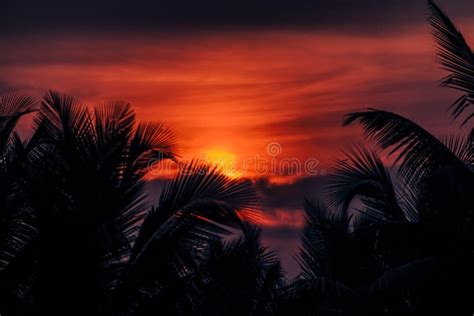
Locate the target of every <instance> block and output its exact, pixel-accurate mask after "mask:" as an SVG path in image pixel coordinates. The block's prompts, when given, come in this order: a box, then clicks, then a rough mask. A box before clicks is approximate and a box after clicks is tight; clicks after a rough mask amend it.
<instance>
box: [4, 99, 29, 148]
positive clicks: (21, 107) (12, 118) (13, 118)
mask: <svg viewBox="0 0 474 316" xmlns="http://www.w3.org/2000/svg"><path fill="white" fill-rule="evenodd" d="M35 108H36V100H35V99H34V98H32V97H29V96H25V95H23V94H21V93H18V92H4V93H2V94H0V153H1V152H2V151H3V150H4V148H5V146H6V145H7V143H8V141H9V139H10V136H11V134H12V132H13V130H14V128H15V126H16V124H17V123H18V120H19V119H20V117H22V116H23V115H25V114H28V113H31V112H33V111H35Z"/></svg>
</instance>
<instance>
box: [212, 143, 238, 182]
mask: <svg viewBox="0 0 474 316" xmlns="http://www.w3.org/2000/svg"><path fill="white" fill-rule="evenodd" d="M204 160H205V161H206V162H207V163H208V164H210V165H212V166H216V167H217V168H218V169H219V171H220V172H222V173H223V174H225V175H226V176H228V177H230V178H238V177H240V176H241V175H242V173H241V172H240V171H238V170H237V159H236V155H234V154H232V153H230V152H227V151H224V150H219V149H210V150H206V151H205V152H204Z"/></svg>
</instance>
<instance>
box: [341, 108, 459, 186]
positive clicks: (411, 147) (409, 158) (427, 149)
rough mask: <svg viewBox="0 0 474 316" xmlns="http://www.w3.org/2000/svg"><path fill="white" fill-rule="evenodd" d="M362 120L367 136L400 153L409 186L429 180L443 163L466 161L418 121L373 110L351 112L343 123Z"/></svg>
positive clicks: (400, 171) (401, 166) (453, 163)
mask: <svg viewBox="0 0 474 316" xmlns="http://www.w3.org/2000/svg"><path fill="white" fill-rule="evenodd" d="M355 121H360V123H361V125H362V128H363V129H364V134H365V135H366V137H368V138H370V139H373V140H375V141H376V142H377V143H378V144H379V145H380V146H381V147H382V148H383V149H387V148H390V152H389V154H396V159H395V162H394V163H395V164H396V163H398V162H400V163H401V165H400V169H399V175H400V176H401V177H402V179H405V180H406V182H407V183H408V184H409V185H413V184H415V183H418V182H420V181H423V180H424V179H426V176H428V175H429V174H431V173H432V172H433V171H434V170H436V169H437V168H440V167H442V166H449V165H454V166H459V167H461V165H462V163H461V162H460V161H459V159H458V158H457V157H456V155H455V154H453V153H452V152H451V151H450V150H449V149H448V148H447V147H446V146H445V145H444V144H443V143H442V142H441V141H440V140H438V139H437V138H436V137H434V136H433V135H431V134H430V133H429V132H427V131H426V130H425V129H423V128H422V127H421V126H419V125H418V124H416V123H414V122H412V121H410V120H409V119H407V118H404V117H402V116H400V115H397V114H395V113H392V112H387V111H382V110H375V109H369V111H366V112H354V113H350V114H348V115H347V116H346V118H345V119H344V122H343V124H344V125H349V124H351V123H353V122H355Z"/></svg>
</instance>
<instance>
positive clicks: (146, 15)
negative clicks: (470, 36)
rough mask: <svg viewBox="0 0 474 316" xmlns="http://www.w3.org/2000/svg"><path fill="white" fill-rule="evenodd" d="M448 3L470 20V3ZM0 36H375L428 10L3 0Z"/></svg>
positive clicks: (377, 5) (388, 1)
mask: <svg viewBox="0 0 474 316" xmlns="http://www.w3.org/2000/svg"><path fill="white" fill-rule="evenodd" d="M445 3H446V4H448V3H449V11H450V13H451V14H453V15H456V16H458V18H462V17H465V16H467V17H470V16H471V12H470V10H469V9H472V4H471V3H472V1H470V0H455V1H445ZM1 9H2V13H3V14H2V19H1V22H0V23H1V24H2V28H1V31H2V32H7V33H11V32H16V31H30V30H35V31H37V30H40V29H46V30H58V29H65V28H66V29H76V30H77V29H95V28H100V29H109V30H117V29H127V30H130V29H131V28H148V29H166V30H173V29H183V30H185V31H187V32H192V31H193V29H200V28H223V27H259V28H264V27H276V28H285V27H308V26H310V27H312V28H320V29H324V30H342V31H345V32H349V31H354V32H357V31H361V30H364V31H366V32H371V33H372V32H373V33H379V32H380V31H381V28H380V27H382V30H383V31H384V32H386V31H387V30H392V31H393V30H399V29H400V28H409V27H410V26H411V25H413V24H416V23H419V22H420V16H422V15H423V13H424V12H425V11H426V2H425V1H423V0H384V1H382V0H358V1H354V0H313V1H311V0H292V1H288V0H286V1H285V0H226V1H223V0H173V1H171V0H170V1H163V0H161V1H159V0H158V1H144V0H139V1H124V0H114V1H112V0H105V1H91V0H82V1H76V0H72V1H60V0H45V1H36V0H25V1H18V0H6V1H2V4H1Z"/></svg>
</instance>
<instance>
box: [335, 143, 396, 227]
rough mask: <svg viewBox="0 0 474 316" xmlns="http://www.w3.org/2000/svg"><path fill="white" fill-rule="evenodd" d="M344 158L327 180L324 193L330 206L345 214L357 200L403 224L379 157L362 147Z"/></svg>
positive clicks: (348, 153) (392, 190)
mask: <svg viewBox="0 0 474 316" xmlns="http://www.w3.org/2000/svg"><path fill="white" fill-rule="evenodd" d="M345 154H346V157H347V158H346V159H344V160H339V161H337V165H336V167H335V168H334V171H333V172H332V173H331V174H330V176H329V178H328V185H327V192H328V194H329V196H328V198H329V201H330V203H331V205H332V206H333V207H337V206H341V207H342V212H347V210H348V207H349V204H350V203H351V201H352V200H353V199H354V198H355V197H356V196H360V197H362V198H363V199H362V200H363V201H364V202H365V204H366V205H367V206H369V207H370V209H373V210H374V211H375V212H377V213H382V214H385V216H386V217H387V218H390V219H393V220H405V215H404V213H403V211H402V210H401V209H400V206H399V205H398V203H397V198H396V195H395V189H394V184H393V183H392V179H391V177H390V174H389V171H388V170H387V168H386V167H385V166H384V164H383V163H382V161H381V160H380V158H379V157H378V155H377V154H376V153H374V152H371V151H369V150H367V149H365V148H364V147H361V146H356V147H354V148H352V149H351V150H349V151H348V152H346V153H345Z"/></svg>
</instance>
